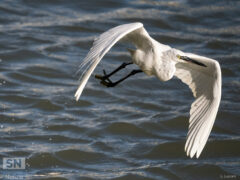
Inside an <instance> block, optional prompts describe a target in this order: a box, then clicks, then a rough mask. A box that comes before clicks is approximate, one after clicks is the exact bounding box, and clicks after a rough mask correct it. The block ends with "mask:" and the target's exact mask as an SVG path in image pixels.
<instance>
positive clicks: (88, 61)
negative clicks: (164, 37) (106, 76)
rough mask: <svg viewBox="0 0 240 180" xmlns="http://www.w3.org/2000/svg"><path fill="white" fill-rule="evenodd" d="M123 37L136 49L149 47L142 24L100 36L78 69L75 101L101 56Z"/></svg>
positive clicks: (113, 30)
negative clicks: (78, 82)
mask: <svg viewBox="0 0 240 180" xmlns="http://www.w3.org/2000/svg"><path fill="white" fill-rule="evenodd" d="M123 37H125V38H126V39H128V40H129V41H131V42H132V43H134V44H135V46H137V47H138V48H145V47H146V46H149V45H151V38H150V36H149V35H148V33H147V32H146V30H145V29H144V28H143V24H142V23H131V24H124V25H120V26H117V27H115V28H112V29H110V30H108V31H106V32H104V33H103V34H101V35H100V36H99V37H98V38H97V39H96V40H95V41H94V43H93V46H92V48H91V49H90V51H89V53H88V54H87V56H86V58H85V59H84V60H83V62H82V63H81V65H80V67H79V71H81V70H83V73H82V76H81V77H80V84H79V87H78V89H77V91H76V93H75V98H76V100H78V99H79V98H80V96H81V94H82V91H83V89H84V87H85V85H86V83H87V81H88V79H89V77H90V76H91V74H92V72H93V71H94V69H95V68H96V66H97V65H98V63H99V62H100V61H101V59H102V58H103V56H104V55H105V54H106V53H107V52H108V51H109V50H110V49H111V47H112V46H114V44H115V43H117V42H118V41H119V40H120V39H122V38H123Z"/></svg>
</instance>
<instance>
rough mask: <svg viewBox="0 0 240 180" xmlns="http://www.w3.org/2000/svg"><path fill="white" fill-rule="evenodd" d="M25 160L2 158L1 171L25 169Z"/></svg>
mask: <svg viewBox="0 0 240 180" xmlns="http://www.w3.org/2000/svg"><path fill="white" fill-rule="evenodd" d="M25 168H26V166H25V158H3V169H25Z"/></svg>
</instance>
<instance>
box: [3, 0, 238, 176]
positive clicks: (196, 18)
mask: <svg viewBox="0 0 240 180" xmlns="http://www.w3.org/2000/svg"><path fill="white" fill-rule="evenodd" d="M239 8H240V2H239V1H236V0H225V1H218V0H209V1H185V0H180V1H153V0H136V1H126V0H125V1H124V0H123V1H114V0H103V1H99V0H88V1H78V0H72V1H67V0H51V1H48V0H41V1H37V0H16V1H11V0H1V1H0V59H1V60H0V166H1V168H0V178H2V179H14V178H15V179H17V178H18V179H20V178H22V179H54V178H55V179H60V178H62V179H121V180H122V179H134V180H135V179H148V180H149V179H194V180H195V179H225V178H228V179H229V178H231V179H237V178H239V176H240V131H239V127H240V121H239V120H240V112H239V111H240V108H239V107H240V97H239V94H240V60H239V57H240V14H239ZM130 22H142V23H143V24H144V26H145V28H146V29H147V31H148V32H149V34H150V35H151V36H152V37H154V38H155V39H156V40H158V41H159V42H161V43H164V44H168V45H170V46H172V47H174V48H178V49H181V50H182V51H187V52H193V53H196V54H200V55H204V56H208V57H210V58H213V59H216V60H218V61H219V63H220V65H221V67H222V75H223V89H222V90H223V95H222V101H221V105H220V109H219V113H218V116H217V118H216V122H215V124H214V127H213V130H212V132H211V135H210V138H209V140H208V142H207V145H206V147H205V148H204V150H203V153H202V154H201V156H200V158H199V159H190V158H188V157H187V156H186V154H185V152H184V144H185V139H186V135H187V130H188V118H189V110H190V105H191V103H192V102H193V100H194V98H193V97H192V93H191V91H190V90H189V89H188V87H187V86H186V85H184V84H182V83H181V82H180V80H178V79H173V80H171V81H169V82H164V83H162V82H160V81H159V80H157V79H156V78H154V77H146V76H145V75H144V74H141V75H140V74H139V75H136V76H135V77H134V78H131V79H128V80H127V81H126V82H124V83H122V84H120V85H119V86H117V87H115V88H105V87H104V86H102V85H100V84H99V82H98V81H97V80H96V79H94V78H91V79H90V81H89V83H88V84H87V87H86V89H85V90H84V92H83V95H82V97H81V100H80V101H79V102H76V101H75V99H74V93H75V91H76V89H77V86H78V76H75V72H76V71H77V68H78V65H79V64H80V63H81V61H82V60H83V58H84V57H85V55H86V54H87V52H88V50H89V49H90V47H91V45H92V42H93V40H94V38H95V37H96V36H98V35H99V34H101V33H102V32H104V31H106V30H108V29H110V28H112V27H114V26H117V25H120V24H124V23H130ZM128 61H130V56H129V54H128V53H126V49H125V47H124V46H123V45H122V44H121V45H119V46H115V47H114V48H113V49H112V50H111V51H110V52H109V53H108V55H107V56H105V58H104V59H103V61H102V62H101V64H100V65H99V66H98V68H97V69H96V72H95V73H101V72H102V69H107V70H109V71H111V70H112V69H114V68H116V67H117V66H118V65H120V64H121V63H122V62H128ZM127 71H129V69H128V70H127ZM125 73H126V72H122V73H120V74H119V77H120V76H122V75H124V74H125ZM6 157H25V158H26V169H25V170H5V169H2V159H3V158H6Z"/></svg>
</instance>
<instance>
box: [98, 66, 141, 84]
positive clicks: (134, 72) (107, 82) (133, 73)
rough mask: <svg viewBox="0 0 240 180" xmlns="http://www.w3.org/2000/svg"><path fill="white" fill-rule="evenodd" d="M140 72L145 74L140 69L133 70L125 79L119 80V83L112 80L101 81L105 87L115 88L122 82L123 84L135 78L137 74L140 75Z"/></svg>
mask: <svg viewBox="0 0 240 180" xmlns="http://www.w3.org/2000/svg"><path fill="white" fill-rule="evenodd" d="M140 72H143V71H142V70H138V69H135V70H132V71H131V72H130V73H129V74H128V75H127V76H125V77H123V78H122V79H119V80H118V81H116V82H112V81H111V80H109V79H108V80H109V81H106V79H105V80H102V81H101V84H103V85H105V86H107V87H114V86H116V85H117V84H119V83H120V82H122V81H124V80H125V79H127V78H129V77H130V76H133V75H135V74H137V73H140Z"/></svg>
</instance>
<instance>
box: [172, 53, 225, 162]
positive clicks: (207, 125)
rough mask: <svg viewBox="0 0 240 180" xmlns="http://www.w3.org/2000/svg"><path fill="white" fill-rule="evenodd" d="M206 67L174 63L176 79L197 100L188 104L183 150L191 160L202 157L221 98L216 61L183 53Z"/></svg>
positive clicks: (219, 74)
mask: <svg viewBox="0 0 240 180" xmlns="http://www.w3.org/2000/svg"><path fill="white" fill-rule="evenodd" d="M186 55H187V56H188V57H191V58H192V59H195V60H197V61H198V62H200V63H203V64H205V65H206V66H207V67H202V66H198V65H195V64H191V63H183V62H180V63H177V64H176V72H175V76H177V77H178V78H179V79H181V80H182V82H184V83H185V84H187V85H188V86H189V87H190V89H191V90H192V92H193V95H194V97H195V98H196V100H195V101H194V102H193V103H192V105H191V110H190V119H189V131H188V135H187V141H186V144H185V151H186V153H187V155H188V156H190V157H191V158H192V157H193V156H194V155H196V157H197V158H198V157H199V155H200V154H201V152H202V150H203V148H204V146H205V144H206V142H207V139H208V137H209V134H210V132H211V130H212V127H213V124H214V121H215V118H216V115H217V111H218V107H219V104H220V99H221V86H222V82H221V69H220V65H219V64H218V62H217V61H215V60H213V59H209V58H206V57H202V56H198V55H194V54H186Z"/></svg>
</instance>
